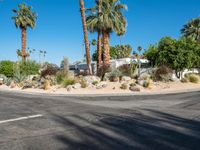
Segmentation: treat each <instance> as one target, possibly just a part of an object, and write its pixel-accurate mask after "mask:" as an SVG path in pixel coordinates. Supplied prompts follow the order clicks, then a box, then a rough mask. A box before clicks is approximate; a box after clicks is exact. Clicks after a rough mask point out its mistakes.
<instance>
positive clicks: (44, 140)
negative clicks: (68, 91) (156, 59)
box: [0, 92, 200, 150]
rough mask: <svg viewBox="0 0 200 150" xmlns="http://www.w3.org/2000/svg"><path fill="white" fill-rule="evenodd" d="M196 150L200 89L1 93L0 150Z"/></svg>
mask: <svg viewBox="0 0 200 150" xmlns="http://www.w3.org/2000/svg"><path fill="white" fill-rule="evenodd" d="M137 149H138V150H154V149H155V150H199V149H200V92H191V93H185V94H184V93H183V94H171V95H157V96H153V95H152V96H147V95H146V96H124V97H115V96H112V97H106V96H104V97H67V96H60V97H58V96H50V95H49V96H44V95H43V96H42V95H37V96H33V95H26V94H17V93H15V94H14V93H7V92H0V150H137Z"/></svg>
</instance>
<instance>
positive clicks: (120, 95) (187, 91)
mask: <svg viewBox="0 0 200 150" xmlns="http://www.w3.org/2000/svg"><path fill="white" fill-rule="evenodd" d="M0 92H5V93H9V94H26V95H35V96H41V95H42V96H55V97H58V96H60V97H123V96H154V95H155V96H156V95H174V94H181V93H191V92H200V88H197V89H185V90H178V91H167V92H152V93H150V92H140V93H136V92H134V93H111V94H59V93H42V92H27V91H19V90H2V89H0ZM0 94H1V93H0Z"/></svg>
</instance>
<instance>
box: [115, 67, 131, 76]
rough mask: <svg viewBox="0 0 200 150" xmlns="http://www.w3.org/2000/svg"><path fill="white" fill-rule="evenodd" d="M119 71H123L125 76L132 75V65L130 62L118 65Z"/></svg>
mask: <svg viewBox="0 0 200 150" xmlns="http://www.w3.org/2000/svg"><path fill="white" fill-rule="evenodd" d="M118 69H119V71H120V72H121V73H122V75H124V76H130V74H131V73H130V66H129V65H128V64H125V65H122V66H120V67H118Z"/></svg>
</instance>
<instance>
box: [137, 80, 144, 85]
mask: <svg viewBox="0 0 200 150" xmlns="http://www.w3.org/2000/svg"><path fill="white" fill-rule="evenodd" d="M145 82H146V80H137V84H139V85H141V86H143V85H144V84H145Z"/></svg>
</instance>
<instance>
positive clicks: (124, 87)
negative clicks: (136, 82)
mask: <svg viewBox="0 0 200 150" xmlns="http://www.w3.org/2000/svg"><path fill="white" fill-rule="evenodd" d="M120 88H121V89H122V90H127V89H128V84H126V83H123V84H122V85H121V86H120Z"/></svg>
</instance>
